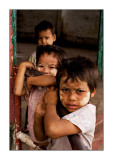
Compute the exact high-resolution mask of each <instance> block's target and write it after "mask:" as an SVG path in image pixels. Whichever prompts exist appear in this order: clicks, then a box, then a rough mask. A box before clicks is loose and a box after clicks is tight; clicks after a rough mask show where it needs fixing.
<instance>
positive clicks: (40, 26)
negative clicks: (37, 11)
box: [35, 20, 55, 39]
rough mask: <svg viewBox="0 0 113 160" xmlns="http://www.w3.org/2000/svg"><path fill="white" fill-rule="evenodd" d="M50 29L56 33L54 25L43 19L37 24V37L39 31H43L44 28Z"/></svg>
mask: <svg viewBox="0 0 113 160" xmlns="http://www.w3.org/2000/svg"><path fill="white" fill-rule="evenodd" d="M47 29H50V31H51V33H52V34H53V35H54V34H55V28H54V26H53V25H52V23H51V22H49V21H47V20H43V21H41V22H40V23H39V24H37V25H36V26H35V37H36V39H37V38H38V33H39V32H41V31H43V30H47Z"/></svg>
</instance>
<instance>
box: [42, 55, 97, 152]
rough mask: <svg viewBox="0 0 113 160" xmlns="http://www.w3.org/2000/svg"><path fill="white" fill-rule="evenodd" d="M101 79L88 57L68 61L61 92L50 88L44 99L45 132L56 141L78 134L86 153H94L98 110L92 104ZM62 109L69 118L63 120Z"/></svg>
mask: <svg viewBox="0 0 113 160" xmlns="http://www.w3.org/2000/svg"><path fill="white" fill-rule="evenodd" d="M97 78H98V73H97V68H96V66H95V64H94V63H93V62H91V61H90V60H88V59H86V58H84V57H77V58H70V59H67V60H64V62H63V64H62V65H61V67H60V68H59V69H58V73H57V84H58V91H57V89H56V88H55V87H50V88H49V90H48V91H47V92H46V94H45V96H44V102H45V108H46V109H45V116H44V124H45V132H46V134H47V135H48V136H49V137H50V138H52V139H53V140H54V141H55V140H56V141H57V139H58V138H63V137H65V136H69V135H74V134H78V135H80V138H81V141H82V143H83V145H84V148H85V150H91V148H92V141H93V138H94V131H95V122H96V106H94V105H92V104H90V103H89V100H90V98H91V97H93V96H94V95H95V93H96V83H97ZM57 95H59V96H58V98H57ZM50 97H51V101H49V99H50ZM58 99H59V100H58ZM59 101H60V102H59ZM58 102H59V103H58ZM58 105H60V106H61V105H62V107H64V108H65V109H66V110H67V111H68V112H69V114H67V115H65V116H64V117H62V118H60V117H59V115H58V112H57V108H58V107H59V106H58ZM53 148H54V146H53ZM51 149H52V147H51Z"/></svg>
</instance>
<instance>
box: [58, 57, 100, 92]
mask: <svg viewBox="0 0 113 160" xmlns="http://www.w3.org/2000/svg"><path fill="white" fill-rule="evenodd" d="M63 75H66V76H67V79H66V80H65V82H67V80H68V79H70V78H71V79H72V81H78V79H80V80H81V81H85V82H87V84H88V87H89V89H90V92H91V93H92V92H93V91H94V89H95V88H97V79H98V70H97V66H96V64H95V63H93V62H92V61H91V60H89V59H87V58H86V57H81V56H78V57H74V58H69V59H64V60H62V64H61V65H60V66H59V67H58V73H57V85H58V87H59V84H60V80H61V77H62V76H63Z"/></svg>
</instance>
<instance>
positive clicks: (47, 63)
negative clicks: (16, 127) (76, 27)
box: [14, 45, 65, 142]
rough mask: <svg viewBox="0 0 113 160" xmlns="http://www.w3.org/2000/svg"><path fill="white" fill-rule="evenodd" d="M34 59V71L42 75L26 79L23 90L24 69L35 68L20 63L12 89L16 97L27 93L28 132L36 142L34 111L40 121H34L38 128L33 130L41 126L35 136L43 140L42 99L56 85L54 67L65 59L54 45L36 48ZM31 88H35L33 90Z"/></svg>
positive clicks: (61, 51)
mask: <svg viewBox="0 0 113 160" xmlns="http://www.w3.org/2000/svg"><path fill="white" fill-rule="evenodd" d="M36 58H37V59H36V69H37V70H38V71H40V72H41V73H43V74H44V75H41V76H37V77H28V78H27V80H26V83H27V88H24V75H25V71H26V68H31V67H32V68H35V66H34V65H33V64H32V63H31V62H22V63H21V64H20V65H19V69H18V73H17V77H16V81H15V87H14V93H15V95H17V96H21V95H25V94H26V92H27V95H28V130H29V134H30V137H31V139H32V140H33V141H34V142H38V141H37V140H36V138H35V135H34V129H33V124H34V113H35V109H36V107H38V115H40V116H41V119H38V122H37V121H36V122H37V123H38V126H36V128H35V130H36V131H38V129H37V127H38V128H39V129H40V126H41V130H40V132H38V133H37V134H38V136H41V137H42V138H43V137H44V138H43V139H45V137H46V135H45V132H44V131H43V127H42V124H43V122H42V121H43V119H42V117H43V115H44V109H42V108H43V107H44V106H43V103H42V98H43V95H44V93H45V92H46V90H47V86H50V85H55V84H56V78H55V77H54V76H55V75H56V67H57V65H58V64H60V63H61V60H62V59H63V58H65V52H64V51H63V50H62V49H61V48H60V47H58V46H54V45H51V46H50V45H46V46H38V48H37V56H36ZM53 73H55V74H54V76H52V75H53ZM33 86H37V87H35V88H34V87H33ZM39 86H42V87H39ZM40 116H39V118H40Z"/></svg>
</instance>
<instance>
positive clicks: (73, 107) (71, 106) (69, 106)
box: [67, 104, 78, 109]
mask: <svg viewBox="0 0 113 160" xmlns="http://www.w3.org/2000/svg"><path fill="white" fill-rule="evenodd" d="M67 106H68V108H70V109H76V108H78V106H77V105H71V104H68V105H67Z"/></svg>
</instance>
